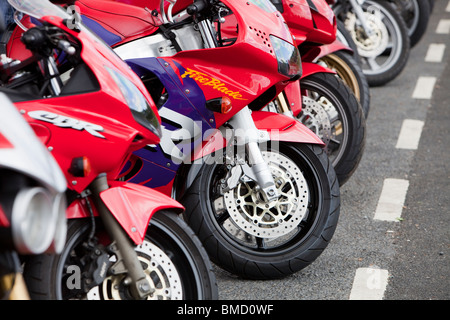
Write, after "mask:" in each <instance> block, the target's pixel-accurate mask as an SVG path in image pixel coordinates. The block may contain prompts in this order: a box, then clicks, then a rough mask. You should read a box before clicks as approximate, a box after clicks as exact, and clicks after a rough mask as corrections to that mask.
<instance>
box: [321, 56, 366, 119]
mask: <svg viewBox="0 0 450 320" xmlns="http://www.w3.org/2000/svg"><path fill="white" fill-rule="evenodd" d="M318 63H319V64H323V65H325V67H327V68H328V69H331V70H333V71H334V72H336V74H337V76H338V77H339V78H340V79H341V80H342V81H343V82H344V83H345V84H346V85H347V86H348V87H349V88H350V89H351V90H352V92H353V93H354V94H355V96H356V98H357V99H358V101H359V103H360V104H361V107H362V110H363V113H364V117H365V118H366V119H367V116H368V115H369V110H370V88H369V83H368V82H367V79H366V76H365V75H364V73H363V71H362V69H361V66H360V65H359V63H358V62H357V61H356V59H355V58H354V57H353V55H352V54H350V53H348V52H346V51H344V50H338V51H335V52H333V53H329V54H327V55H325V56H323V57H321V58H320V59H319V60H318Z"/></svg>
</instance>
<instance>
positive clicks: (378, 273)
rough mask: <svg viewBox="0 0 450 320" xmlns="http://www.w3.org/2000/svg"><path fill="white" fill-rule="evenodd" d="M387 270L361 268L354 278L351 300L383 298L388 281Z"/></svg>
mask: <svg viewBox="0 0 450 320" xmlns="http://www.w3.org/2000/svg"><path fill="white" fill-rule="evenodd" d="M388 278H389V273H388V271H387V270H384V269H378V268H359V269H357V270H356V274H355V278H354V279H353V286H352V291H351V292H350V297H349V299H350V300H382V299H383V296H384V291H385V290H386V286H387V283H388Z"/></svg>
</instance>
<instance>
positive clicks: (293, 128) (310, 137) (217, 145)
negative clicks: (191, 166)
mask: <svg viewBox="0 0 450 320" xmlns="http://www.w3.org/2000/svg"><path fill="white" fill-rule="evenodd" d="M252 118H253V121H254V123H255V126H256V128H257V129H259V130H264V131H267V132H268V133H269V136H270V140H272V141H287V142H297V143H310V144H318V145H321V146H324V145H325V144H324V143H323V141H322V140H321V139H320V138H319V137H318V136H317V135H316V134H315V133H314V132H312V131H311V130H310V129H308V128H307V127H306V126H305V125H304V124H303V123H301V122H300V121H298V120H297V119H295V118H293V117H290V116H286V115H283V114H279V113H275V112H268V111H253V112H252ZM226 145H227V141H226V139H225V137H223V135H222V134H221V132H220V131H219V130H218V129H215V131H214V133H213V134H211V136H210V138H209V139H208V140H207V141H204V142H203V144H202V145H201V147H199V148H197V149H196V150H195V151H194V153H193V156H192V159H191V160H192V162H195V161H196V160H199V159H201V158H203V157H205V156H208V155H210V154H212V153H213V152H216V151H219V150H221V149H223V148H225V147H226Z"/></svg>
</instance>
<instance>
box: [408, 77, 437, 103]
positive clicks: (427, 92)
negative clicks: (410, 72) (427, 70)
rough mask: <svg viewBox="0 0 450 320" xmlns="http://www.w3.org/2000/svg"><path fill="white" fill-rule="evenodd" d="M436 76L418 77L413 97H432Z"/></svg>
mask: <svg viewBox="0 0 450 320" xmlns="http://www.w3.org/2000/svg"><path fill="white" fill-rule="evenodd" d="M435 83H436V77H426V76H422V77H419V79H417V82H416V87H415V88H414V92H413V94H412V97H413V98H414V99H431V96H432V94H433V89H434V84H435Z"/></svg>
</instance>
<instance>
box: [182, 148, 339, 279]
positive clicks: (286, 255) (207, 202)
mask: <svg viewBox="0 0 450 320" xmlns="http://www.w3.org/2000/svg"><path fill="white" fill-rule="evenodd" d="M267 150H268V152H267V153H265V155H266V156H267V157H270V156H274V157H275V158H277V157H280V159H290V161H292V162H293V163H292V168H291V167H289V168H290V169H289V172H292V173H295V174H293V178H292V179H293V180H296V179H297V178H298V177H300V175H299V173H301V174H302V176H303V178H304V185H302V189H301V190H306V188H307V190H308V192H309V198H308V199H309V201H306V202H308V203H307V206H306V207H303V206H300V204H301V203H302V200H301V199H300V200H299V199H297V200H295V201H294V202H295V203H299V206H298V207H296V208H297V209H299V208H300V207H301V210H306V211H307V213H306V214H305V215H304V216H303V217H302V218H301V219H300V218H299V216H297V218H299V220H301V221H295V222H292V225H290V226H289V227H292V229H290V230H289V231H285V230H284V229H283V228H285V226H288V225H289V223H291V222H287V223H284V220H283V221H281V220H278V219H275V222H271V223H272V225H273V228H271V227H267V225H268V224H269V223H268V224H267V225H266V228H259V226H255V225H256V219H257V218H261V216H258V214H257V212H258V210H259V209H256V211H253V216H252V218H251V219H252V221H253V222H255V225H252V221H248V220H245V222H244V223H242V225H240V226H239V227H238V225H239V223H241V222H242V219H247V218H249V214H248V213H249V210H251V209H248V208H252V207H253V209H254V210H255V208H256V207H257V206H258V201H257V200H255V201H253V202H251V203H247V202H246V203H245V204H243V205H242V206H240V207H239V208H240V209H239V210H241V211H240V214H236V211H235V210H233V209H232V207H233V206H232V205H230V204H233V203H234V200H233V199H234V198H232V200H231V201H230V202H228V203H227V201H228V200H226V196H227V194H228V195H230V194H234V195H237V194H240V192H241V191H242V188H244V189H245V188H247V187H249V185H248V184H244V183H243V182H241V183H239V185H238V187H237V188H235V189H233V190H229V191H228V193H222V192H221V189H220V188H221V187H220V185H221V183H223V180H222V179H223V177H224V176H226V174H227V173H228V172H229V171H230V166H227V165H226V164H220V163H217V162H216V163H213V164H209V162H206V163H205V164H203V166H202V167H201V170H200V173H199V174H198V175H197V176H196V178H195V180H194V181H193V183H192V185H191V186H190V187H189V188H188V189H187V191H186V193H185V194H184V195H183V197H182V200H181V201H182V203H183V204H184V206H185V208H186V220H187V221H188V224H189V225H190V226H191V227H192V229H193V230H194V231H195V232H196V234H197V235H198V236H199V238H200V240H201V241H202V243H203V245H204V247H205V248H206V250H207V252H208V254H209V256H210V258H211V260H212V261H213V262H214V263H216V264H217V265H218V266H219V267H221V268H223V269H225V270H227V271H229V272H231V273H232V274H235V275H238V276H240V277H243V278H247V279H277V278H283V277H285V276H288V275H291V274H293V273H295V272H297V271H299V270H301V269H303V268H305V267H306V266H308V265H309V264H311V263H312V262H313V261H314V260H315V259H316V258H317V257H318V256H319V255H320V254H321V253H322V252H323V250H324V249H325V247H326V246H327V245H328V243H329V242H330V240H331V238H332V236H333V234H334V231H335V228H336V225H337V222H338V217H339V212H340V191H339V184H338V182H337V179H336V175H335V172H334V169H333V167H332V166H331V164H330V162H329V159H328V157H327V155H326V154H325V152H324V151H323V149H322V148H321V147H319V146H316V145H306V144H296V143H286V142H280V143H279V148H277V149H272V148H271V147H269V148H268V149H267ZM268 163H269V164H271V162H270V161H268ZM294 167H295V168H294ZM298 170H300V171H298ZM286 172H287V170H286ZM221 181H222V182H221ZM285 181H286V180H285ZM287 184H288V182H286V185H287ZM286 185H282V186H281V185H280V188H281V187H282V188H283V190H284V189H285V188H286ZM289 185H290V184H289ZM299 190H300V189H299ZM222 191H223V190H222ZM247 191H248V189H247ZM251 192H252V191H250V192H249V194H250V193H251ZM253 192H254V190H253ZM285 192H288V191H286V190H285ZM289 192H292V193H291V195H294V194H296V192H293V189H290V191H289ZM256 194H257V193H252V197H253V195H256ZM247 195H248V194H247ZM299 198H300V195H299ZM221 199H223V203H224V206H223V207H221V206H220V204H219V205H217V204H218V203H219V202H220V200H221ZM281 201H283V200H280V199H279V200H278V201H276V205H281ZM236 203H238V201H237V200H236ZM261 205H262V206H263V203H261ZM291 208H293V207H291ZM239 210H238V211H239ZM270 210H272V209H270ZM244 211H245V212H244ZM255 212H256V213H255ZM264 215H265V213H263V214H262V216H264ZM239 218H242V219H241V220H240V221H239ZM253 219H255V220H253ZM289 219H291V218H289ZM292 219H293V220H294V218H292ZM276 222H279V223H280V224H279V225H276ZM252 228H253V229H254V230H251V229H252ZM277 228H282V229H281V231H280V229H277ZM260 231H261V232H264V233H265V236H262V235H261V234H260V233H259V232H260ZM279 231H280V232H281V233H280V236H278V234H276V235H275V237H273V238H271V239H269V237H268V236H267V235H268V234H267V233H270V232H279ZM266 232H267V233H266ZM277 241H279V242H278V243H276V242H277Z"/></svg>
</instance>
